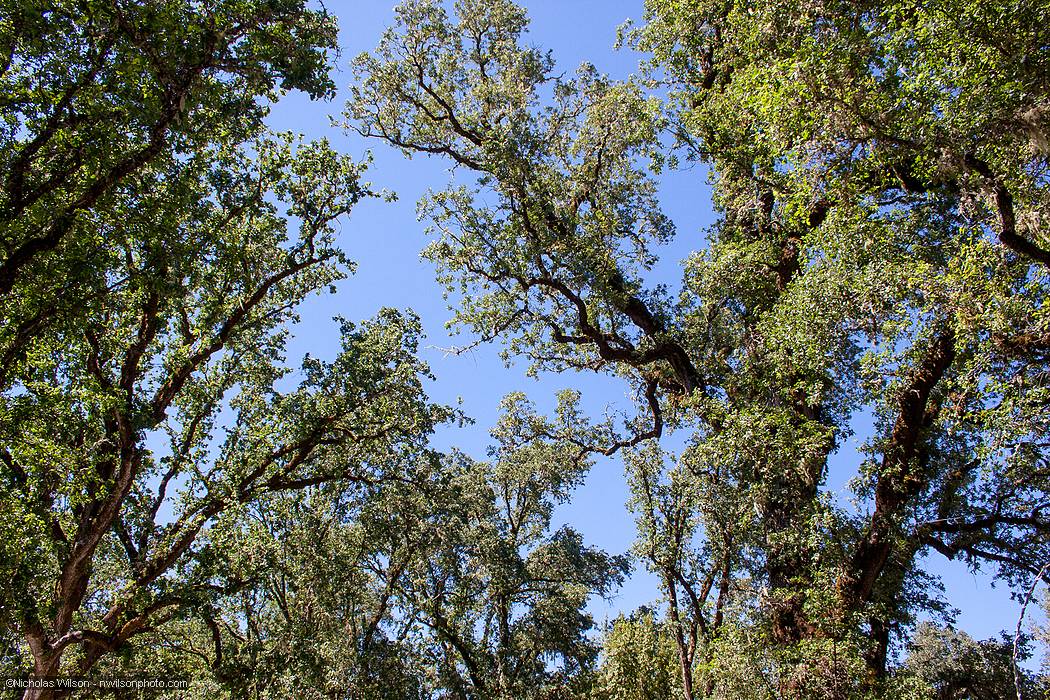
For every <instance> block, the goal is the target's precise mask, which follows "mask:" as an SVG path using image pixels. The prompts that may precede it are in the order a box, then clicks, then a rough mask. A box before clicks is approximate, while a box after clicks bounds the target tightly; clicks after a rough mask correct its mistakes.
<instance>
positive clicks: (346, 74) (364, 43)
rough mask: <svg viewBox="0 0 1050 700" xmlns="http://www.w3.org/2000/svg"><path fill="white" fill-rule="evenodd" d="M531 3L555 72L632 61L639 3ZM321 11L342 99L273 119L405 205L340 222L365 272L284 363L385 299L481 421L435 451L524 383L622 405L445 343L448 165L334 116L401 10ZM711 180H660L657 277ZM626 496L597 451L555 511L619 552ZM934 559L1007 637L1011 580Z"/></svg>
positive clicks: (596, 387) (481, 430)
mask: <svg viewBox="0 0 1050 700" xmlns="http://www.w3.org/2000/svg"><path fill="white" fill-rule="evenodd" d="M520 1H521V0H519V2H520ZM524 4H525V6H526V7H527V8H528V11H529V15H530V17H531V20H532V25H531V31H530V34H529V37H530V40H531V42H533V43H534V44H536V45H539V46H541V47H543V48H547V49H551V50H553V52H554V56H555V58H556V60H557V62H558V69H559V70H561V71H565V72H568V73H571V72H572V71H573V70H574V69H575V67H576V66H577V65H578V64H579V63H581V62H583V61H589V62H590V63H593V64H594V65H595V66H597V67H598V69H599V70H600V71H602V72H605V73H608V74H609V75H610V76H612V77H614V78H623V77H626V76H628V75H630V74H631V73H632V72H634V71H635V70H636V66H637V64H638V59H639V56H638V55H637V54H633V53H631V52H630V51H627V50H621V51H616V50H614V48H613V44H614V42H615V39H616V30H617V27H619V26H620V25H621V24H623V22H624V21H626V20H628V19H634V20H635V21H636V22H638V21H640V20H641V15H642V0H604V1H601V0H564V1H563V2H558V1H556V0H533V1H529V0H525V1H524ZM326 6H327V7H328V9H329V11H331V12H332V13H333V14H335V15H336V16H337V17H338V18H339V21H340V45H341V47H342V55H341V56H340V57H339V59H338V69H337V72H336V74H335V80H336V83H337V85H339V87H340V94H339V96H337V97H336V98H335V99H334V100H333V101H332V102H329V103H321V102H310V101H309V100H306V99H304V98H302V97H301V96H299V95H290V96H288V97H287V98H286V99H284V100H282V101H281V102H280V103H279V104H278V105H277V106H276V107H275V108H274V111H273V114H272V115H271V119H270V123H271V126H273V127H274V128H277V129H280V130H290V131H294V132H299V133H303V134H305V135H306V136H307V137H310V138H319V137H327V138H328V139H329V140H331V141H332V142H333V143H334V144H335V145H336V146H337V147H338V148H339V150H341V151H343V152H345V153H348V154H350V155H352V156H355V157H358V158H360V157H362V156H363V155H364V154H365V153H366V152H368V151H371V152H372V153H373V154H374V158H375V162H374V165H373V166H372V168H371V170H370V172H369V179H370V180H371V182H372V183H373V185H374V187H376V188H385V189H388V190H392V191H394V192H396V193H397V195H398V197H399V200H398V201H397V202H395V203H392V204H390V203H385V202H381V201H368V202H365V203H363V204H361V205H359V207H358V208H357V209H356V210H355V211H354V212H353V214H352V216H351V217H350V218H349V219H348V220H346V221H344V223H343V225H342V231H341V245H342V247H343V248H344V250H345V251H346V252H347V254H348V255H349V257H350V258H351V259H353V260H355V261H356V262H357V263H358V270H357V273H356V274H355V275H353V276H352V277H351V278H350V279H348V280H346V281H344V282H343V283H341V284H340V285H339V286H338V293H337V294H336V295H334V296H325V297H319V298H315V299H313V300H311V301H310V302H309V303H308V304H307V305H306V306H305V307H304V308H303V310H302V322H301V324H300V325H299V326H298V327H297V328H296V329H295V332H294V340H293V341H292V343H291V344H290V347H289V360H290V361H291V362H292V363H297V362H298V359H299V358H300V357H301V356H302V354H303V353H305V352H309V353H311V354H312V355H315V356H320V357H331V356H332V355H334V352H335V350H336V348H337V347H338V325H337V324H336V323H335V322H334V321H332V317H333V316H334V315H341V316H345V317H347V318H349V319H351V320H355V321H356V320H363V319H366V318H368V317H370V316H372V315H373V314H374V313H375V312H376V310H377V309H379V308H380V307H383V306H392V307H396V308H401V309H412V310H414V311H415V312H416V313H417V314H418V315H419V316H420V317H421V319H422V322H423V327H424V329H425V331H426V334H427V338H426V340H425V341H424V345H425V348H424V351H423V356H424V357H425V359H426V360H427V361H428V362H429V363H430V365H431V369H432V370H433V372H434V374H435V375H436V381H435V382H433V383H432V384H431V385H430V387H429V392H430V395H431V398H432V399H434V400H435V401H439V402H443V403H455V402H456V401H457V400H458V399H462V407H463V409H464V410H465V411H466V412H467V414H468V415H470V416H471V417H473V418H474V419H475V420H476V421H477V423H476V425H474V426H468V427H466V428H457V429H449V430H444V431H442V432H441V433H440V434H439V435H438V436H436V442H437V444H438V446H439V447H447V446H451V445H455V446H457V447H460V448H461V449H464V450H465V451H467V452H469V453H471V454H473V455H475V456H477V457H482V456H483V455H484V448H485V446H486V445H487V444H488V435H487V430H488V428H489V426H491V424H492V423H493V421H494V418H495V410H496V407H497V405H498V403H499V400H500V398H501V397H502V396H503V395H504V394H506V393H508V392H510V391H524V392H526V393H527V394H528V395H529V397H530V398H531V399H532V400H533V401H534V402H535V403H536V404H537V406H538V407H539V409H540V410H543V411H548V410H550V409H551V408H552V407H553V396H554V393H555V392H556V391H557V390H559V389H562V388H566V387H573V388H577V389H579V390H581V391H582V392H583V401H584V406H585V407H587V408H588V409H589V410H591V411H592V412H593V413H594V414H598V413H601V412H603V411H604V409H605V408H606V407H613V408H615V407H616V406H624V407H626V406H627V405H628V404H627V401H626V399H625V390H626V387H625V386H624V385H623V384H622V382H620V381H617V380H613V379H606V378H601V377H595V376H593V375H560V376H544V377H541V378H540V379H539V380H532V379H528V378H527V377H525V367H524V366H523V365H522V364H518V365H515V366H512V367H510V368H506V367H504V366H503V363H502V361H501V360H500V358H499V356H498V355H499V350H500V347H499V346H498V345H486V346H481V347H479V348H477V349H475V350H473V351H471V352H469V353H466V354H462V355H453V354H449V353H447V352H445V351H444V350H443V349H445V348H450V347H455V346H463V345H466V344H468V343H469V342H470V340H471V338H469V337H464V336H459V337H450V336H449V334H448V332H447V330H446V329H445V322H446V321H447V320H448V318H449V317H450V312H449V310H448V302H446V301H445V300H443V299H442V294H441V291H442V290H441V288H440V287H439V286H438V285H437V284H436V282H435V281H434V271H433V269H432V267H431V266H430V265H429V264H428V263H425V262H424V261H421V260H420V258H419V252H420V251H421V250H422V249H423V247H424V246H425V245H426V244H427V242H428V238H427V236H426V234H425V232H424V229H425V223H423V222H419V221H417V219H416V201H417V200H418V199H419V197H420V196H421V195H422V194H423V193H425V192H426V191H427V190H428V189H440V188H442V187H443V186H444V185H445V184H446V183H447V182H448V181H449V178H450V175H449V171H448V165H447V163H445V162H444V161H441V160H438V159H427V158H419V157H417V158H415V159H413V160H411V161H409V160H406V159H405V158H404V157H403V156H402V155H401V154H400V153H397V152H396V151H394V150H392V149H390V148H387V147H385V146H384V145H383V144H382V143H379V142H378V141H366V140H364V139H362V138H360V137H358V136H357V135H355V134H347V133H344V132H343V131H341V130H340V129H338V128H335V127H332V126H330V117H336V118H338V117H339V115H340V113H341V111H342V107H343V103H344V102H345V100H346V97H347V90H346V86H347V85H348V84H349V82H350V80H351V79H352V76H351V74H350V71H349V68H348V64H349V61H350V60H351V59H352V58H353V57H354V56H355V55H357V54H358V53H360V52H361V51H364V50H369V49H371V48H372V47H374V46H375V45H376V43H377V42H378V40H379V37H380V35H381V34H382V31H383V29H384V28H385V27H386V26H388V25H389V24H390V23H391V21H392V19H393V6H394V3H393V2H390V1H389V0H387V1H379V0H358V1H356V2H349V1H348V0H330V2H328V3H326ZM705 177H706V176H705V173H704V171H703V170H702V169H701V168H694V169H692V170H685V171H680V172H675V173H670V174H666V175H665V176H663V177H662V178H661V192H660V195H661V202H662V204H663V207H664V210H665V212H666V213H667V214H668V215H669V216H671V218H672V219H673V220H674V221H675V223H676V225H677V229H678V236H677V238H676V240H675V241H674V242H673V243H672V244H670V245H668V246H667V247H666V249H665V250H664V251H663V252H664V255H663V260H662V263H661V264H660V266H658V268H657V271H656V272H657V274H658V275H659V276H660V277H661V281H665V282H667V283H670V284H677V282H678V278H679V275H680V270H679V264H680V262H681V260H682V258H683V257H684V256H685V255H687V254H688V253H689V252H690V251H692V250H695V249H697V248H700V247H702V246H703V244H704V229H705V227H706V226H708V225H709V224H710V223H711V222H712V220H713V213H712V211H711V205H710V190H709V188H708V187H707V184H706V180H705ZM453 301H454V300H453ZM868 434H870V422H868V421H867V420H866V419H865V418H864V417H861V418H860V419H858V425H857V436H856V437H855V438H853V439H852V440H850V441H849V442H848V443H847V444H846V445H844V446H843V448H842V449H841V450H840V451H839V454H838V455H836V456H835V457H834V458H833V462H832V465H831V473H830V475H829V479H828V488H829V489H830V490H832V491H833V492H835V493H836V494H838V495H839V496H840V498H842V499H843V500H845V499H847V498H848V495H847V493H846V489H845V485H846V482H847V481H848V480H849V478H850V477H851V476H852V475H853V474H855V468H856V465H857V464H858V463H859V456H858V454H857V452H856V448H857V447H858V446H859V443H860V442H862V441H863V440H864V439H865V438H866V437H867V435H868ZM626 498H627V491H626V486H625V483H624V477H623V466H622V464H621V463H620V462H619V461H618V460H615V459H613V460H610V459H603V460H601V461H599V462H598V463H597V464H596V466H595V468H594V470H593V471H592V472H591V475H590V477H589V478H588V480H587V483H586V484H585V485H584V486H583V487H581V488H580V489H578V490H577V492H576V494H575V496H574V498H573V501H572V502H571V503H570V504H568V505H566V506H564V507H562V508H560V509H559V510H558V512H557V514H556V518H557V519H558V520H559V522H567V523H571V524H572V525H573V526H574V527H575V528H576V529H578V530H579V531H581V532H582V533H583V535H584V537H585V538H586V540H587V541H588V542H589V543H590V544H594V545H597V546H600V547H602V548H604V549H606V550H608V551H610V552H623V551H626V550H627V549H628V548H629V547H630V544H631V541H632V539H633V537H634V523H633V520H632V518H631V516H630V514H629V513H628V512H627V511H626V509H625V507H624V501H625V500H626ZM926 565H927V567H928V570H929V571H932V572H935V573H938V574H941V575H942V576H944V580H945V587H946V594H947V598H948V600H949V601H951V602H952V603H953V604H954V605H955V606H956V607H958V608H959V609H960V611H961V612H960V615H959V617H958V626H959V627H960V628H962V629H964V630H966V631H967V632H969V633H970V634H971V635H973V636H974V637H976V638H978V639H983V638H987V637H991V636H997V635H998V633H999V631H1000V630H1004V629H1009V630H1011V632H1012V630H1013V627H1014V625H1015V624H1016V621H1017V615H1018V612H1019V610H1020V604H1019V603H1017V602H1014V601H1012V600H1011V599H1010V595H1009V591H1008V590H1007V589H1006V588H1005V587H1003V586H999V587H997V588H994V589H993V588H991V587H990V585H989V581H988V579H987V578H985V577H984V576H982V575H980V574H977V575H973V574H971V573H969V572H968V571H967V570H966V567H965V566H963V565H960V564H958V563H952V562H947V561H946V560H945V559H944V558H943V557H941V556H939V555H934V556H933V557H931V558H930V559H929V560H928V561H927V562H926ZM658 597H659V592H658V590H657V588H656V580H655V578H654V577H652V576H649V575H647V574H645V572H644V571H636V572H635V574H634V575H633V576H632V577H631V579H630V580H629V581H628V582H627V584H626V585H625V586H624V587H623V588H622V589H621V591H620V593H619V595H618V596H617V598H616V599H615V600H613V601H612V602H611V603H608V604H607V603H604V602H602V601H596V602H595V603H594V604H593V605H592V612H593V613H594V614H595V617H596V618H597V619H598V620H599V622H601V621H602V620H604V619H611V618H612V617H614V616H615V615H616V614H617V613H618V612H620V611H624V612H627V611H630V610H632V609H634V608H635V607H637V606H638V605H641V604H644V603H650V602H653V601H655V600H656V599H657V598H658ZM1035 612H1037V611H1036V610H1035V606H1032V607H1030V608H1029V616H1032V615H1033V613H1035Z"/></svg>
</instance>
